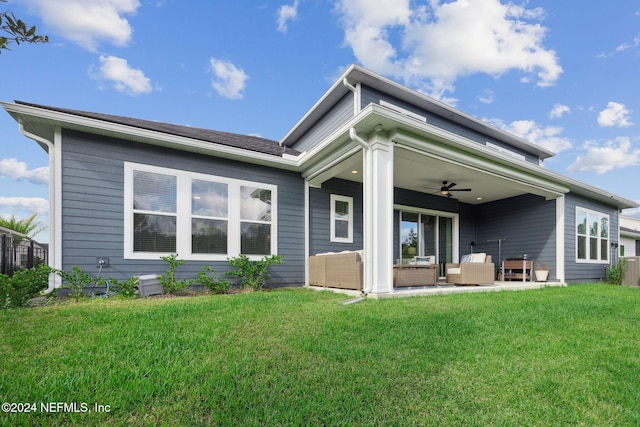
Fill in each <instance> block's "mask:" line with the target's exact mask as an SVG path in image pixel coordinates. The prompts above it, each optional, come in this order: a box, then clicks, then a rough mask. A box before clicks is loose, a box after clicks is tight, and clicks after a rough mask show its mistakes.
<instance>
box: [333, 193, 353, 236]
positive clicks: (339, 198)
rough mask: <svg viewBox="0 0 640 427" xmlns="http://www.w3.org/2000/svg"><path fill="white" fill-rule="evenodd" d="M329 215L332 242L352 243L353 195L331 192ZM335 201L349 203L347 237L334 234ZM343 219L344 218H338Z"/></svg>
mask: <svg viewBox="0 0 640 427" xmlns="http://www.w3.org/2000/svg"><path fill="white" fill-rule="evenodd" d="M330 200H331V215H330V216H329V218H330V222H331V231H330V233H331V234H330V237H331V239H330V240H331V242H333V243H353V197H348V196H340V195H338V194H331V197H330ZM336 202H344V203H347V204H348V205H349V219H348V222H349V223H348V226H347V237H338V236H336V219H337V218H336ZM340 221H344V219H340Z"/></svg>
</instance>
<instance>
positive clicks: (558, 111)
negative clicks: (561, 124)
mask: <svg viewBox="0 0 640 427" xmlns="http://www.w3.org/2000/svg"><path fill="white" fill-rule="evenodd" d="M570 112H571V108H569V107H567V106H566V105H563V104H556V105H554V106H553V110H551V112H550V113H549V117H550V118H552V119H559V118H560V117H562V116H564V115H565V114H568V113H570Z"/></svg>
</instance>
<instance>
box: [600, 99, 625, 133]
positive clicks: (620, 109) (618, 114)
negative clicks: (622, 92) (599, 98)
mask: <svg viewBox="0 0 640 427" xmlns="http://www.w3.org/2000/svg"><path fill="white" fill-rule="evenodd" d="M598 124H599V125H600V126H602V127H612V126H617V127H627V126H631V122H630V121H629V110H627V108H626V107H625V106H624V104H620V103H617V102H609V103H608V104H607V108H606V109H604V110H602V111H600V113H599V114H598Z"/></svg>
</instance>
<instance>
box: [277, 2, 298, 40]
mask: <svg viewBox="0 0 640 427" xmlns="http://www.w3.org/2000/svg"><path fill="white" fill-rule="evenodd" d="M298 4H299V2H298V0H295V1H294V2H293V4H292V5H286V4H285V5H282V6H281V7H280V8H279V9H278V31H280V32H282V33H286V32H287V29H288V25H289V21H295V20H296V18H297V17H298Z"/></svg>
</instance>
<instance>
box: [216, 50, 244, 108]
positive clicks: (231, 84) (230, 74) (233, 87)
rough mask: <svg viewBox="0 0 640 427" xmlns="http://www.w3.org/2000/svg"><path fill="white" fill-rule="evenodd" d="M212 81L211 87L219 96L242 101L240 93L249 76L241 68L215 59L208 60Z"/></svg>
mask: <svg viewBox="0 0 640 427" xmlns="http://www.w3.org/2000/svg"><path fill="white" fill-rule="evenodd" d="M209 63H210V66H211V69H210V71H211V73H212V74H213V79H212V80H211V86H212V87H213V88H214V89H215V90H216V92H218V93H219V94H220V95H221V96H224V97H225V98H229V99H242V97H243V96H244V94H243V93H242V92H243V91H244V89H245V87H246V86H247V80H248V79H249V76H248V75H247V74H245V72H244V70H242V68H238V67H236V66H235V65H233V64H232V63H231V62H229V61H223V60H220V59H216V58H211V59H210V60H209Z"/></svg>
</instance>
